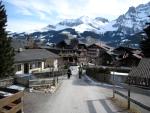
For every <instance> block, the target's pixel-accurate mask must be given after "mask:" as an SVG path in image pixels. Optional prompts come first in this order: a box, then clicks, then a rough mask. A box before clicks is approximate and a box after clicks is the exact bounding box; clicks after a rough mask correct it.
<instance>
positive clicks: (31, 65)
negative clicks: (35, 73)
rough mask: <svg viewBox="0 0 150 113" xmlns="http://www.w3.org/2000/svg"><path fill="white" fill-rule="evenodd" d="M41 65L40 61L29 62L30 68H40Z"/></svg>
mask: <svg viewBox="0 0 150 113" xmlns="http://www.w3.org/2000/svg"><path fill="white" fill-rule="evenodd" d="M41 65H42V63H41V62H33V63H30V69H33V68H40V67H41Z"/></svg>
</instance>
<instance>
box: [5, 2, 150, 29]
mask: <svg viewBox="0 0 150 113" xmlns="http://www.w3.org/2000/svg"><path fill="white" fill-rule="evenodd" d="M2 1H3V3H4V5H5V8H6V11H7V15H8V23H7V25H8V26H7V30H9V31H13V32H31V31H32V30H36V29H40V28H43V27H45V26H47V25H48V24H56V23H58V22H59V21H61V20H63V19H71V18H78V17H81V16H89V17H90V18H95V17H104V18H107V19H109V20H113V19H116V18H117V17H118V16H119V15H121V14H123V13H125V12H126V11H127V10H128V8H129V7H130V6H137V5H139V4H144V3H147V2H149V0H2Z"/></svg>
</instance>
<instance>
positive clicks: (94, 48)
mask: <svg viewBox="0 0 150 113" xmlns="http://www.w3.org/2000/svg"><path fill="white" fill-rule="evenodd" d="M109 50H110V48H108V47H107V46H102V45H100V44H97V43H95V44H92V45H90V46H88V48H87V57H88V62H89V63H92V64H95V65H109V64H111V62H112V58H111V55H109V54H108V53H107V51H109Z"/></svg>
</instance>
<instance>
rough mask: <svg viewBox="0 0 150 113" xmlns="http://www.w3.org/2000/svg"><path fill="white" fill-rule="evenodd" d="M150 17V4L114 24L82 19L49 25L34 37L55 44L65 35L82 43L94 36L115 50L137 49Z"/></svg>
mask: <svg viewBox="0 0 150 113" xmlns="http://www.w3.org/2000/svg"><path fill="white" fill-rule="evenodd" d="M148 16H150V2H149V3H147V4H141V5H139V6H137V7H130V8H129V10H128V11H127V12H126V13H125V14H123V15H120V16H119V17H118V18H117V19H115V20H113V21H108V20H107V19H105V18H102V17H96V18H89V17H88V16H82V17H79V18H77V19H65V20H63V21H61V22H58V23H57V24H56V25H48V26H46V27H45V28H43V29H41V30H37V32H34V33H31V34H30V35H31V36H32V37H33V38H34V39H36V40H37V39H39V40H40V39H42V41H43V40H45V42H51V41H52V42H55V41H58V40H61V39H63V38H64V34H63V32H69V34H72V35H76V38H78V39H82V40H83V39H86V38H87V37H89V36H90V37H92V38H96V39H101V40H102V41H105V42H106V43H108V44H111V45H113V46H117V45H120V44H127V43H129V42H130V43H131V44H132V45H136V46H137V45H138V43H139V41H140V33H141V32H143V28H144V27H145V24H146V23H147V22H150V18H149V17H148ZM137 34H138V35H137ZM137 37H138V38H137Z"/></svg>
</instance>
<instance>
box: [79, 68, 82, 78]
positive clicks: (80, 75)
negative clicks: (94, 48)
mask: <svg viewBox="0 0 150 113" xmlns="http://www.w3.org/2000/svg"><path fill="white" fill-rule="evenodd" d="M81 77H82V67H81V66H80V67H79V79H81Z"/></svg>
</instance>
